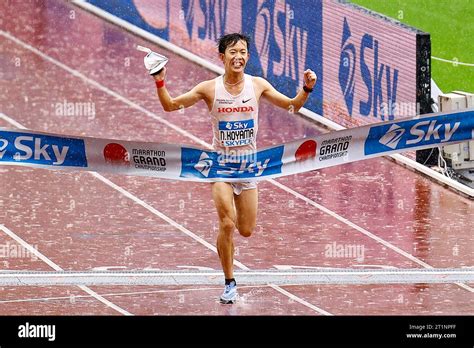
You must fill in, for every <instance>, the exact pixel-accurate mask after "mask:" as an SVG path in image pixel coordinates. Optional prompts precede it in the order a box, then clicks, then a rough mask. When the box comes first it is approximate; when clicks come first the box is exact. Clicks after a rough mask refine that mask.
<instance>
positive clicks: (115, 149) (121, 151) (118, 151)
mask: <svg viewBox="0 0 474 348" xmlns="http://www.w3.org/2000/svg"><path fill="white" fill-rule="evenodd" d="M104 158H105V161H106V162H107V163H112V164H130V160H129V158H128V151H127V149H126V148H125V147H123V146H122V145H120V144H117V143H110V144H107V145H106V146H105V147H104Z"/></svg>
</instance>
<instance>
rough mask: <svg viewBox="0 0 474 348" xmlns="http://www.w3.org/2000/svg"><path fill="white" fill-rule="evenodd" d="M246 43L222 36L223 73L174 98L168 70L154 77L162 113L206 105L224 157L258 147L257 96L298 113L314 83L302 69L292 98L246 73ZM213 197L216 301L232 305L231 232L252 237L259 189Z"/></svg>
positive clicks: (228, 190)
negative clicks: (219, 285) (220, 282)
mask: <svg viewBox="0 0 474 348" xmlns="http://www.w3.org/2000/svg"><path fill="white" fill-rule="evenodd" d="M249 42H250V38H249V37H247V36H245V35H243V34H238V33H233V34H228V35H225V36H223V37H222V38H220V39H219V46H218V47H219V57H220V59H221V60H222V63H223V64H224V68H225V73H224V75H222V76H219V77H217V78H215V79H213V80H209V81H203V82H201V83H199V84H198V85H197V86H195V87H194V88H193V89H191V90H190V91H189V92H186V93H184V94H182V95H180V96H178V97H175V98H172V97H171V96H170V94H169V93H168V90H167V89H166V87H165V81H164V80H165V76H166V68H163V70H162V71H161V72H160V73H159V74H157V75H154V78H155V82H156V86H157V93H158V98H159V99H160V102H161V105H162V106H163V109H164V110H165V111H174V110H179V109H182V108H187V107H190V106H192V105H194V104H195V103H197V102H198V101H200V100H204V101H205V102H206V104H207V107H208V109H209V112H210V114H211V122H212V128H213V132H214V138H213V147H214V150H215V151H219V152H222V153H225V154H227V155H229V154H230V155H237V156H240V155H246V154H248V153H252V152H253V151H255V150H256V149H257V145H256V144H257V142H256V139H257V130H258V102H259V100H260V97H262V96H263V97H264V98H267V99H268V100H269V101H270V102H271V103H272V104H274V105H276V106H279V107H281V108H284V109H286V110H289V111H290V112H296V111H298V110H299V109H300V108H301V107H302V106H303V104H304V103H305V102H306V99H307V98H308V94H309V93H311V92H312V90H313V87H314V85H315V83H316V79H317V78H316V74H315V73H314V72H313V71H312V70H309V69H308V70H306V71H305V72H304V76H303V81H304V85H303V88H302V89H301V90H300V91H299V92H298V94H297V95H296V97H294V98H293V99H291V98H288V97H287V96H285V95H283V94H281V93H280V92H278V91H277V90H276V89H275V88H274V87H273V86H272V85H271V84H270V83H269V82H268V81H266V80H265V79H263V78H261V77H256V76H250V75H247V74H245V73H244V69H245V66H246V64H247V62H248V60H249V50H248V49H249ZM223 121H224V122H223ZM235 121H241V122H235ZM242 121H245V122H242ZM234 125H235V127H234ZM237 125H239V127H237ZM242 125H245V129H242V128H241V127H242ZM234 128H238V129H234ZM212 197H213V200H214V203H215V205H216V208H217V214H218V216H219V234H218V236H217V250H218V253H219V258H220V261H221V264H222V269H223V271H224V275H225V289H224V293H223V294H222V295H221V297H220V301H221V303H234V302H235V300H236V299H237V283H236V281H235V279H234V274H233V262H234V242H233V233H234V230H235V229H237V230H238V231H239V233H240V234H241V235H242V236H244V237H250V235H251V234H252V232H253V230H254V228H255V225H256V220H257V205H258V192H257V185H256V183H255V182H238V183H226V182H216V183H213V184H212Z"/></svg>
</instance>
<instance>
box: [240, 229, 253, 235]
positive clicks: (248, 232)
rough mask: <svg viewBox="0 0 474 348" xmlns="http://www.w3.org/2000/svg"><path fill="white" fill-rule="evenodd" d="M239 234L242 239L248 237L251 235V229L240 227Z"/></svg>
mask: <svg viewBox="0 0 474 348" xmlns="http://www.w3.org/2000/svg"><path fill="white" fill-rule="evenodd" d="M239 233H240V235H241V236H243V237H250V236H251V235H252V233H253V228H249V227H240V228H239Z"/></svg>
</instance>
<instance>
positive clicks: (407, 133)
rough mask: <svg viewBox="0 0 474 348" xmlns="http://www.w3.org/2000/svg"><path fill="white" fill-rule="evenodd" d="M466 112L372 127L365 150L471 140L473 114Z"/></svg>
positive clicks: (381, 150) (371, 152) (394, 148)
mask: <svg viewBox="0 0 474 348" xmlns="http://www.w3.org/2000/svg"><path fill="white" fill-rule="evenodd" d="M471 113H472V112H471ZM466 114H467V113H456V114H451V115H444V116H437V117H432V118H424V119H421V120H410V121H405V122H397V123H392V124H384V125H380V126H374V127H371V128H370V130H369V135H368V137H367V140H366V141H365V145H364V153H365V155H372V154H377V153H381V152H388V151H392V150H398V149H404V148H407V149H409V148H412V147H419V146H425V145H432V144H442V143H446V142H448V141H450V142H453V141H463V140H469V139H472V131H471V130H472V127H473V125H474V121H473V120H472V117H470V116H472V115H466ZM470 118H471V119H470Z"/></svg>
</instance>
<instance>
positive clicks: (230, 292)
mask: <svg viewBox="0 0 474 348" xmlns="http://www.w3.org/2000/svg"><path fill="white" fill-rule="evenodd" d="M238 296H239V294H237V284H236V283H235V282H234V281H232V282H230V284H229V285H226V286H225V289H224V292H223V293H222V295H221V297H220V302H221V303H223V304H232V303H235V302H236V301H237V297H238Z"/></svg>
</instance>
